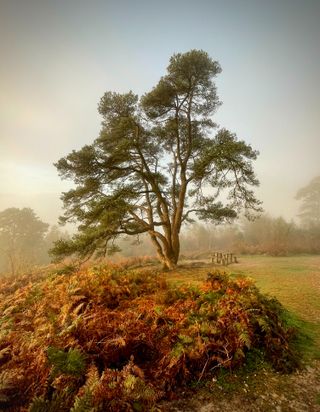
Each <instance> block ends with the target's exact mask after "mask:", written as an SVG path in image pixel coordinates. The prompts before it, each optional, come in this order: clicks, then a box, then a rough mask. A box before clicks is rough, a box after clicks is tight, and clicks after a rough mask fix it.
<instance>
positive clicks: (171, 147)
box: [52, 50, 260, 268]
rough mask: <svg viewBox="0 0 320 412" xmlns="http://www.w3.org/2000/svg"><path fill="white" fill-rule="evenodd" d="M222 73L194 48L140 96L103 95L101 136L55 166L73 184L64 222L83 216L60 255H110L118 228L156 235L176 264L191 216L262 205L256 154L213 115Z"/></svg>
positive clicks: (216, 218) (213, 216)
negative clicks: (218, 77) (217, 78)
mask: <svg viewBox="0 0 320 412" xmlns="http://www.w3.org/2000/svg"><path fill="white" fill-rule="evenodd" d="M220 72H221V68H220V66H219V63H218V62H216V61H214V60H212V59H211V58H210V57H209V56H208V54H207V53H206V52H204V51H201V50H191V51H189V52H187V53H183V54H181V53H178V54H175V55H173V56H172V57H171V59H170V62H169V65H168V67H167V73H166V74H165V75H164V76H163V77H162V78H161V79H160V81H159V82H158V84H157V85H156V86H155V87H154V88H153V89H152V90H151V91H150V92H149V93H146V94H145V95H143V96H142V97H141V98H140V99H139V98H138V96H137V95H135V94H134V93H133V92H132V91H130V92H128V93H124V94H119V93H115V92H110V91H108V92H106V93H105V94H104V95H103V97H102V98H101V101H100V104H99V106H98V110H99V113H100V115H101V116H102V119H103V120H102V127H101V132H100V135H99V137H98V138H97V139H96V140H94V142H93V143H92V144H91V145H86V146H84V147H83V148H82V149H80V150H78V151H73V152H71V153H70V154H69V155H67V156H66V157H64V158H62V159H60V160H59V161H58V162H57V164H56V167H57V169H58V171H59V173H60V176H61V177H62V178H64V179H71V180H73V181H74V183H75V188H73V189H71V190H69V191H68V192H65V193H63V195H62V199H63V202H64V207H65V213H64V216H63V217H62V218H61V221H62V222H69V221H74V222H77V223H78V233H77V234H76V235H74V237H73V238H72V239H71V240H69V241H60V242H57V243H56V245H55V247H54V248H53V251H52V253H53V254H55V255H56V256H58V257H64V256H66V255H69V254H73V253H77V254H79V255H80V256H81V257H86V256H91V255H93V254H96V255H99V254H105V253H108V252H111V251H112V250H114V249H115V243H114V241H115V239H116V238H117V237H118V236H119V235H139V234H142V233H148V234H149V235H150V238H151V240H152V242H153V244H154V246H155V248H156V250H157V254H158V257H159V259H160V261H161V262H162V263H163V265H164V266H165V267H167V268H173V267H174V266H175V265H176V263H177V261H178V258H179V252H180V242H179V234H180V230H181V226H182V224H183V223H185V222H188V221H190V220H192V219H193V218H195V217H197V218H198V219H204V220H208V221H213V222H216V223H221V222H224V221H230V220H232V219H234V218H236V217H237V215H238V213H239V211H240V210H242V209H245V211H246V212H247V213H250V212H252V211H257V210H260V206H259V205H260V202H259V201H258V200H257V199H256V198H255V195H254V192H253V190H252V188H251V187H252V186H256V185H258V180H257V178H256V176H255V174H254V171H253V168H252V161H253V160H255V159H256V157H257V155H258V152H257V151H255V150H253V149H252V147H251V146H250V145H249V144H246V143H245V142H244V141H243V140H239V139H238V138H237V136H236V135H235V134H234V133H231V132H230V131H228V130H226V129H224V128H219V127H218V126H217V125H216V124H215V123H214V122H213V120H212V115H213V114H214V112H215V111H216V109H217V107H218V106H219V105H220V102H219V99H218V96H217V91H216V87H215V84H214V81H213V80H214V78H215V76H216V75H217V74H219V73H220ZM222 200H223V201H222Z"/></svg>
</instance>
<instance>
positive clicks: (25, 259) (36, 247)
mask: <svg viewBox="0 0 320 412" xmlns="http://www.w3.org/2000/svg"><path fill="white" fill-rule="evenodd" d="M48 226H49V225H48V224H47V223H44V222H42V221H41V220H40V219H39V218H38V217H37V215H36V214H35V212H34V211H33V210H32V209H30V208H23V209H18V208H15V207H12V208H9V209H5V210H3V211H2V212H0V257H1V258H2V261H3V266H4V267H6V266H7V265H8V266H9V267H10V271H11V273H12V274H15V273H16V272H17V270H18V269H19V268H20V266H24V267H25V266H26V265H28V264H30V263H33V262H34V261H35V260H36V258H37V256H38V255H39V253H40V254H41V253H43V250H42V249H43V247H44V235H45V233H46V231H47V229H48Z"/></svg>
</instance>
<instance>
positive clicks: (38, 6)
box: [0, 0, 320, 243]
mask: <svg viewBox="0 0 320 412" xmlns="http://www.w3.org/2000/svg"><path fill="white" fill-rule="evenodd" d="M319 18H320V2H319V1H317V0H314V1H312V0H306V1H303V2H302V1H295V0H280V1H273V0H271V1H268V2H265V1H262V0H261V1H260V0H254V1H250V0H238V1H231V0H230V1H225V2H220V1H205V0H202V1H199V2H197V3H194V2H191V1H187V0H184V1H180V0H178V1H175V2H174V3H172V2H169V1H162V2H155V1H139V0H137V1H114V0H109V1H108V0H107V1H92V2H85V1H73V0H70V1H67V2H65V1H48V0H47V1H45V0H42V1H40V0H27V1H22V0H10V1H7V0H0V37H1V43H0V53H1V66H0V90H1V93H0V106H1V110H0V211H2V210H4V209H6V208H9V207H16V208H24V207H28V208H31V209H33V210H34V211H35V213H36V214H37V216H39V218H40V219H41V220H42V221H44V222H46V223H49V224H50V225H54V224H56V223H57V219H58V216H59V215H60V214H61V212H62V210H61V207H62V202H61V201H60V199H59V198H60V195H61V192H62V191H65V190H68V189H69V188H70V187H72V183H69V182H64V181H61V180H60V178H59V176H58V174H57V171H56V169H55V167H54V166H53V163H54V162H57V161H58V160H59V158H61V157H63V156H65V155H67V154H68V153H69V152H70V151H72V150H74V149H75V150H78V149H80V148H81V147H82V146H83V145H85V144H90V143H92V141H93V140H94V139H95V138H96V137H97V136H98V133H99V130H100V122H101V119H100V118H99V115H98V112H97V105H98V102H99V100H100V98H101V96H102V95H103V94H104V92H105V91H107V90H110V91H117V92H127V91H128V90H132V91H133V92H134V93H138V94H139V95H141V94H143V93H145V92H147V91H149V90H150V89H151V88H152V87H153V86H154V85H155V84H156V83H157V81H158V80H159V78H160V77H161V76H162V75H163V74H164V73H165V68H166V66H167V64H168V61H169V58H170V56H171V55H172V54H173V53H176V52H185V51H188V50H190V49H193V48H195V49H203V50H205V51H206V52H207V53H208V54H209V55H210V57H212V58H213V59H215V60H218V61H219V63H220V65H221V67H222V73H221V74H220V75H219V76H218V77H217V80H216V84H217V88H218V95H219V97H220V100H221V101H222V103H223V104H222V106H221V107H220V108H219V109H218V111H217V113H216V116H215V121H216V122H217V123H218V124H219V125H221V126H223V127H226V128H228V129H229V130H230V131H232V132H234V133H236V134H237V135H238V137H239V138H240V139H244V140H245V141H246V142H247V143H250V144H251V145H252V147H253V148H254V149H257V150H259V151H260V156H259V158H258V160H257V161H256V162H255V165H254V169H255V171H256V173H257V176H258V178H259V180H260V187H259V188H258V189H257V190H256V193H257V197H258V198H259V199H260V200H262V201H263V207H264V209H265V211H266V212H267V213H269V214H270V216H271V218H274V219H276V218H278V217H280V216H282V217H283V218H284V219H285V220H286V222H291V220H292V219H296V216H297V213H298V208H299V205H300V203H299V202H298V201H297V200H295V195H296V193H297V191H298V189H300V188H301V187H304V186H306V185H307V184H308V183H309V182H310V181H311V180H312V178H313V177H315V176H317V175H319V173H320V172H319V151H320V138H319V118H320V117H319V108H320V107H319V95H320V83H319V79H318V76H319V72H320V48H319V44H320V26H319ZM267 218H268V217H267ZM269 223H270V222H269ZM291 224H293V223H292V222H291ZM199 230H201V229H199ZM208 242H209V243H210V241H209V240H208ZM253 242H254V241H253Z"/></svg>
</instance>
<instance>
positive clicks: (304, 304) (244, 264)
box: [168, 255, 320, 358]
mask: <svg viewBox="0 0 320 412" xmlns="http://www.w3.org/2000/svg"><path fill="white" fill-rule="evenodd" d="M183 263H184V262H182V265H181V267H180V268H179V269H178V270H177V271H175V272H174V273H171V274H169V275H168V278H169V279H170V280H171V281H172V282H177V283H182V282H190V283H198V282H199V281H202V280H203V279H205V278H206V276H207V273H208V272H209V271H210V270H213V269H214V266H213V265H211V264H210V263H209V262H208V261H207V262H199V263H197V262H194V263H193V266H190V265H192V263H191V264H190V262H188V263H187V262H186V263H185V264H183ZM223 270H226V271H227V272H228V273H230V274H232V275H234V276H249V277H251V278H252V279H254V281H255V282H256V285H257V286H258V287H259V289H260V290H261V292H263V293H266V294H268V295H271V296H275V297H276V298H277V299H278V300H279V301H280V302H281V303H282V304H283V305H284V306H285V307H286V308H287V309H288V310H289V311H290V312H292V313H293V314H294V316H296V317H297V318H299V319H301V321H302V322H298V324H299V326H301V327H302V330H303V331H304V332H306V333H307V334H308V335H309V336H311V337H312V338H313V340H314V345H312V344H310V348H309V350H310V351H311V355H312V356H314V357H317V358H320V256H319V255H318V256H292V257H270V256H241V257H240V258H239V263H237V264H232V265H229V266H228V267H226V268H223Z"/></svg>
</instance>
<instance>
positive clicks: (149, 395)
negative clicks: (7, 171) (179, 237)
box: [0, 265, 300, 412]
mask: <svg viewBox="0 0 320 412" xmlns="http://www.w3.org/2000/svg"><path fill="white" fill-rule="evenodd" d="M14 282H15V284H14V285H10V284H9V283H8V281H6V282H2V284H1V283H0V296H1V303H0V310H1V317H0V324H1V332H0V409H1V410H7V411H12V412H13V411H26V410H28V411H30V412H39V411H41V412H42V411H62V412H63V411H68V412H69V411H70V412H80V411H92V412H93V411H95V412H99V411H152V410H153V408H154V406H155V405H156V403H157V402H158V401H159V400H160V399H163V398H167V399H170V397H171V396H173V395H174V392H175V390H176V388H178V387H181V386H183V385H187V384H194V383H195V384H198V385H199V384H201V382H204V381H205V380H206V379H208V378H209V377H212V376H219V373H220V374H221V373H222V374H223V373H224V372H223V371H234V370H237V371H241V368H244V367H246V368H254V367H258V366H259V365H260V364H261V363H263V362H268V363H269V364H270V365H272V367H273V368H274V369H276V370H277V371H281V372H291V371H293V370H294V369H295V368H297V367H298V366H299V359H300V354H299V351H298V347H297V346H295V345H294V342H295V339H296V337H297V334H296V328H295V325H293V324H292V321H290V320H288V317H287V314H286V311H285V310H284V309H283V307H282V306H281V305H280V303H279V302H278V301H277V300H275V299H270V298H268V297H266V296H264V295H262V294H261V293H259V291H258V290H257V288H256V287H255V286H254V285H253V283H252V282H251V281H250V280H248V279H233V278H230V277H228V276H227V275H226V274H224V273H222V272H215V273H211V274H208V279H207V281H206V282H204V283H203V284H202V285H201V286H199V287H194V286H193V287H191V286H187V285H180V286H178V287H177V286H170V285H169V284H168V283H167V282H166V281H165V279H164V278H163V277H162V276H161V275H160V274H158V273H155V272H154V271H152V270H149V271H147V270H127V269H121V268H119V267H118V266H114V267H113V266H112V265H109V266H98V267H93V268H88V269H86V270H84V271H82V272H79V271H72V270H67V271H66V273H63V271H55V272H52V273H50V274H49V275H46V276H39V278H38V281H37V280H36V279H35V278H33V279H32V283H31V282H29V283H26V280H25V278H23V279H22V280H21V285H20V287H19V280H17V279H15V280H14ZM221 371H222V372H221Z"/></svg>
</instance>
